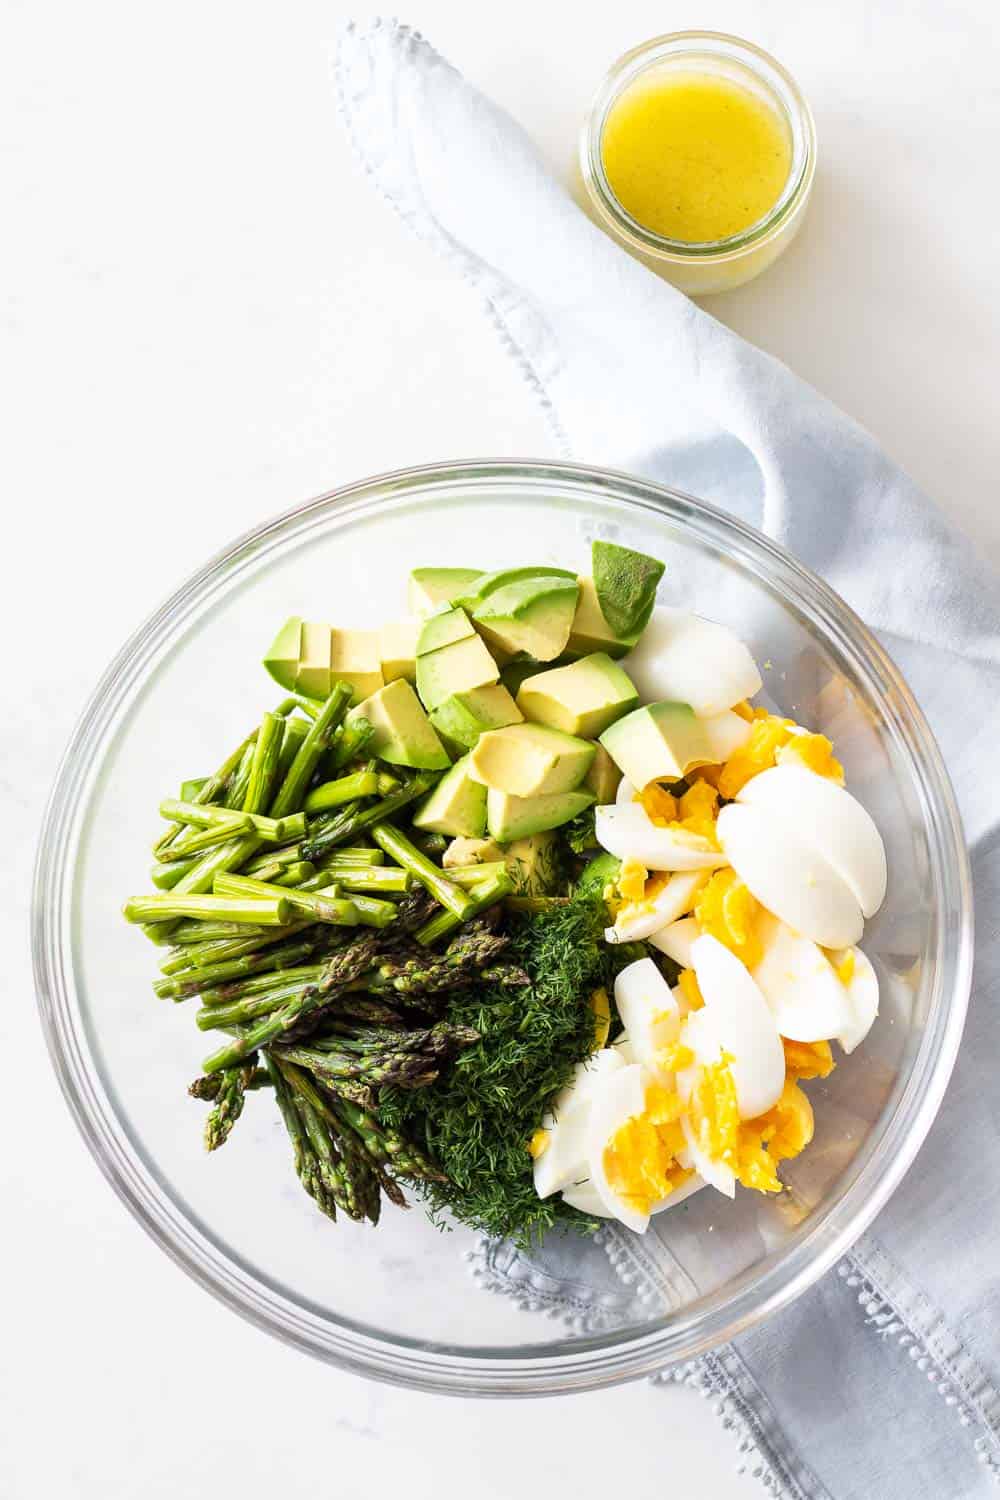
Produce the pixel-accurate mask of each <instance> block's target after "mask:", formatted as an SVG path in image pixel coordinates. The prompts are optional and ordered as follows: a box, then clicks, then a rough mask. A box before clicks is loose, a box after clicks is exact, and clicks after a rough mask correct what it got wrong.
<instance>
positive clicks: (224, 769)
mask: <svg viewBox="0 0 1000 1500" xmlns="http://www.w3.org/2000/svg"><path fill="white" fill-rule="evenodd" d="M256 737H257V730H256V729H254V730H253V731H252V732H251V733H250V734H249V735H248V736H247V738H246V739H245V740H243V741H242V742H241V743H240V744H239V745H237V747H236V749H235V750H233V751H232V752H231V754H229V755H227V757H226V759H225V760H224V761H223V762H222V765H221V766H220V767H219V769H218V770H217V771H216V772H215V774H214V775H212V776H209V777H207V779H206V780H205V781H203V782H202V784H201V786H200V787H199V788H198V790H197V791H196V792H195V794H194V796H193V797H192V798H191V799H190V800H191V801H192V802H199V803H209V802H216V801H218V799H219V797H220V796H221V795H222V793H223V792H224V791H225V789H226V786H227V784H228V782H229V779H230V777H231V776H232V775H233V773H234V772H235V770H236V768H237V766H238V765H239V763H240V761H241V760H242V759H243V755H244V752H245V751H246V749H247V747H248V746H249V745H252V744H253V741H254V740H255V739H256ZM179 833H180V825H179V824H175V825H174V827H173V828H168V829H167V831H166V832H165V833H164V834H162V835H161V836H160V838H159V840H158V841H157V845H156V849H155V853H157V854H159V853H160V851H161V850H163V849H167V848H169V846H170V845H171V844H172V843H173V841H174V839H175V838H176V837H177V835H178V834H179Z"/></svg>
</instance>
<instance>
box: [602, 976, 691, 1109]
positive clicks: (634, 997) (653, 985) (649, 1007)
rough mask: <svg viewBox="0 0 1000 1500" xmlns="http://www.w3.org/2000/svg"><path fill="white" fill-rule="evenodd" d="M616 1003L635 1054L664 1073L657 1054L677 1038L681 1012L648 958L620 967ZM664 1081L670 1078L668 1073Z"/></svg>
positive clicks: (662, 978) (640, 1059) (654, 1069)
mask: <svg viewBox="0 0 1000 1500" xmlns="http://www.w3.org/2000/svg"><path fill="white" fill-rule="evenodd" d="M615 1004H616V1006H617V1007H618V1014H619V1016H621V1019H622V1025H623V1026H624V1027H625V1035H626V1036H627V1037H628V1039H629V1042H630V1043H631V1046H632V1051H633V1053H634V1055H635V1057H637V1058H638V1060H639V1062H642V1063H646V1064H647V1066H648V1067H649V1068H650V1069H652V1070H653V1071H655V1072H658V1073H660V1074H661V1075H663V1074H664V1069H663V1067H662V1066H661V1057H660V1055H661V1053H662V1052H663V1051H664V1049H665V1048H667V1047H669V1046H670V1045H671V1043H673V1042H676V1040H677V1036H678V1033H679V1031H680V1026H681V1013H680V1010H679V1009H678V1006H677V1001H676V1000H675V999H674V997H673V993H672V991H671V989H670V986H669V984H667V981H666V980H665V979H664V977H663V975H662V974H661V973H660V971H659V969H658V968H657V967H656V965H655V964H654V962H653V960H652V959H651V958H640V959H637V960H636V962H635V963H634V964H629V965H628V967H627V968H625V969H622V971H621V973H620V974H619V975H618V978H617V979H616V980H615ZM663 1081H665V1082H668V1081H670V1078H669V1073H668V1074H667V1076H665V1077H664V1080H663Z"/></svg>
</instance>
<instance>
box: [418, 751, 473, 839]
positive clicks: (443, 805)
mask: <svg viewBox="0 0 1000 1500" xmlns="http://www.w3.org/2000/svg"><path fill="white" fill-rule="evenodd" d="M413 826H414V827H415V828H425V829H426V830H427V831H428V833H446V834H448V835H449V836H450V837H452V838H470V839H478V838H482V836H483V834H484V833H485V832H486V788H485V787H484V786H482V785H481V784H480V783H479V782H478V781H473V779H472V777H471V776H470V775H469V757H468V756H467V755H466V756H463V757H462V759H461V760H458V761H456V762H455V764H454V765H453V766H452V768H451V770H450V771H447V772H446V773H445V775H444V776H442V777H441V780H440V781H439V782H438V784H437V786H436V787H435V788H434V790H433V791H432V792H429V793H428V794H427V796H426V797H425V798H424V800H423V802H421V803H420V805H419V807H418V808H417V810H416V812H415V813H414V814H413Z"/></svg>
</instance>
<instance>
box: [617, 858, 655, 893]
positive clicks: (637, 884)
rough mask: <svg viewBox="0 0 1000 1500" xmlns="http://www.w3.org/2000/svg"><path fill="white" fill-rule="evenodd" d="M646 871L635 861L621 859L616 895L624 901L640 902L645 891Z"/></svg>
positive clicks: (643, 866) (644, 867)
mask: <svg viewBox="0 0 1000 1500" xmlns="http://www.w3.org/2000/svg"><path fill="white" fill-rule="evenodd" d="M647 874H648V871H647V869H646V866H645V865H641V864H640V863H639V861H638V860H637V859H623V860H622V867H621V869H620V870H619V871H618V881H617V885H618V894H619V895H620V896H621V897H622V899H623V900H624V901H641V900H642V898H643V895H644V894H645V890H646V876H647Z"/></svg>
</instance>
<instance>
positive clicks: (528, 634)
mask: <svg viewBox="0 0 1000 1500" xmlns="http://www.w3.org/2000/svg"><path fill="white" fill-rule="evenodd" d="M579 593H580V586H579V584H578V583H577V580H576V579H575V578H563V577H556V578H552V577H533V578H524V579H521V580H520V581H519V582H517V583H508V584H505V585H504V587H502V588H498V589H497V590H496V591H495V592H494V593H492V594H488V595H487V596H486V598H485V599H484V600H483V601H482V603H481V604H478V605H477V606H476V608H475V610H474V611H473V619H474V620H475V623H476V628H477V630H478V631H479V632H480V634H481V635H482V636H483V637H484V639H485V640H486V642H487V644H489V645H496V646H497V647H499V648H500V649H501V650H503V651H509V652H511V653H512V654H514V655H516V654H517V653H518V652H522V651H523V652H524V653H525V654H526V655H527V656H533V657H534V658H535V660H536V661H554V660H555V658H556V657H557V656H560V655H561V654H562V652H563V650H564V649H565V646H566V642H567V641H568V640H569V633H570V629H571V627H572V624H573V616H574V614H575V613H576V605H577V599H578V597H579Z"/></svg>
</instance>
